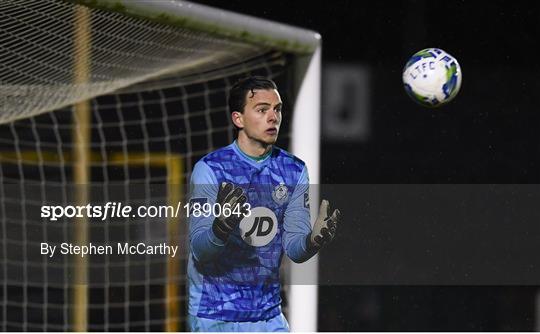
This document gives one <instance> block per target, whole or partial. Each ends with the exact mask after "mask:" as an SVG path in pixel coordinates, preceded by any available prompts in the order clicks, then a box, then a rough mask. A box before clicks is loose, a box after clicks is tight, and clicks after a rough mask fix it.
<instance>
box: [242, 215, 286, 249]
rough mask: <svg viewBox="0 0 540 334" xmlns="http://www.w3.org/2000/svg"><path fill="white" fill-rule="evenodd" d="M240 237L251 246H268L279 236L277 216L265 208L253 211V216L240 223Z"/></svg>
mask: <svg viewBox="0 0 540 334" xmlns="http://www.w3.org/2000/svg"><path fill="white" fill-rule="evenodd" d="M239 229H240V237H241V238H242V240H244V242H245V243H246V244H248V245H250V246H255V247H262V246H266V245H268V244H269V243H270V242H271V241H272V239H274V237H275V236H276V234H277V230H278V221H277V217H276V214H275V213H274V212H273V211H272V210H270V209H268V208H265V207H262V206H259V207H256V208H253V209H251V214H250V215H249V216H246V217H244V218H243V219H242V221H240V225H239Z"/></svg>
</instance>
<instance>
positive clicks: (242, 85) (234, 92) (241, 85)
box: [228, 76, 277, 113]
mask: <svg viewBox="0 0 540 334" xmlns="http://www.w3.org/2000/svg"><path fill="white" fill-rule="evenodd" d="M258 89H264V90H266V89H276V90H277V86H276V83H275V82H274V81H272V80H270V79H268V78H265V77H260V76H251V77H247V78H243V79H240V80H238V82H236V83H235V84H234V85H233V86H232V87H231V89H230V90H229V98H228V102H229V112H231V113H232V112H233V111H238V112H241V113H242V112H244V108H245V106H246V95H247V93H248V92H251V94H252V95H251V96H253V94H255V93H254V92H253V91H254V90H258Z"/></svg>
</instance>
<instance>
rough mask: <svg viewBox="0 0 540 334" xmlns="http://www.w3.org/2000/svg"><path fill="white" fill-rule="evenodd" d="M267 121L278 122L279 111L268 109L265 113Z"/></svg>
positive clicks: (279, 118) (279, 117)
mask: <svg viewBox="0 0 540 334" xmlns="http://www.w3.org/2000/svg"><path fill="white" fill-rule="evenodd" d="M267 121H268V123H272V124H279V122H280V121H281V115H280V113H279V112H277V111H275V110H269V111H268V114H267Z"/></svg>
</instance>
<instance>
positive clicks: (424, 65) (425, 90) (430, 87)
mask: <svg viewBox="0 0 540 334" xmlns="http://www.w3.org/2000/svg"><path fill="white" fill-rule="evenodd" d="M403 84H404V85H405V91H406V92H407V94H408V95H409V96H410V97H411V98H412V99H413V100H414V101H416V102H418V103H420V104H421V105H423V106H426V107H438V106H441V105H443V104H445V103H448V102H450V101H451V100H452V99H453V98H454V97H456V95H457V93H458V92H459V88H460V87H461V68H460V67H459V64H458V62H457V60H456V58H454V57H452V56H451V55H449V54H448V53H446V52H444V51H443V50H441V49H436V48H429V49H424V50H421V51H418V52H417V53H415V54H414V55H413V56H412V57H411V58H410V59H409V61H408V62H407V64H405V68H404V69H403Z"/></svg>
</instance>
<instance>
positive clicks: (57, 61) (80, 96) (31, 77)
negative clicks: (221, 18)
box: [0, 0, 268, 122]
mask: <svg viewBox="0 0 540 334" xmlns="http://www.w3.org/2000/svg"><path fill="white" fill-rule="evenodd" d="M0 22H2V24H1V25H0V32H1V33H2V43H1V44H0V55H1V58H2V62H1V63H0V70H1V71H2V79H1V81H0V92H2V96H1V97H2V99H3V100H2V113H0V122H6V121H10V120H14V119H19V118H24V117H28V116H32V115H36V114H39V113H41V112H44V111H50V110H54V109H58V108H61V107H64V106H67V105H71V104H73V103H75V102H78V101H81V100H86V99H89V98H92V97H95V96H98V95H103V94H105V93H107V92H112V91H114V90H117V89H119V88H122V87H127V86H129V85H131V84H134V83H137V82H142V81H144V80H148V79H151V78H155V77H159V76H160V75H164V74H167V73H172V72H177V73H179V74H182V75H184V76H187V75H189V74H194V73H200V72H205V71H209V70H212V69H216V68H223V67H227V66H228V65H232V64H237V63H238V62H240V61H243V60H245V59H251V58H254V57H257V56H259V55H262V54H265V53H266V52H267V51H268V50H266V49H265V48H262V47H259V46H254V45H250V44H247V43H242V42H238V41H233V40H227V39H223V38H218V37H214V36H212V35H209V34H206V33H202V32H195V31H191V30H186V29H181V28H176V27H169V26H166V25H163V24H160V23H158V22H152V21H147V20H143V19H139V18H134V17H129V16H125V15H122V14H121V13H115V12H109V11H103V10H90V9H88V8H87V7H84V6H81V5H76V4H72V3H70V2H66V1H59V0H42V1H28V0H6V1H2V2H0ZM81 59H87V60H86V61H83V62H81Z"/></svg>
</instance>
